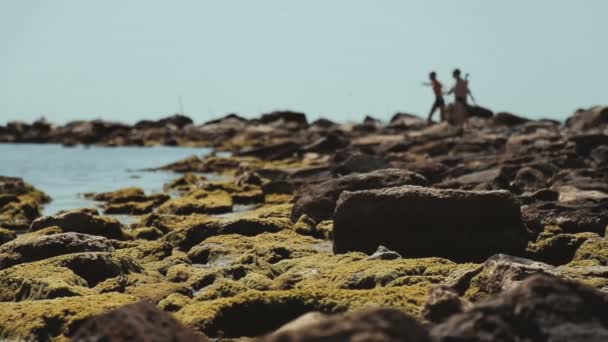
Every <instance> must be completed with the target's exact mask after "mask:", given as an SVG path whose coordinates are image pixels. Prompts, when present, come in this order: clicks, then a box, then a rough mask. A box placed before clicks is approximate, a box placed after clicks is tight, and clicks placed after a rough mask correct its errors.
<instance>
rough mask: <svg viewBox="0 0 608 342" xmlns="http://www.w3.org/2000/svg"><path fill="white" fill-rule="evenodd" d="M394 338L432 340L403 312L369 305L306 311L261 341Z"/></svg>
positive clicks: (379, 340) (377, 341) (376, 340)
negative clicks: (325, 312)
mask: <svg viewBox="0 0 608 342" xmlns="http://www.w3.org/2000/svg"><path fill="white" fill-rule="evenodd" d="M322 340H323V341H344V342H347V341H374V342H384V341H387V342H388V341H394V342H397V341H399V342H408V341H412V342H414V341H415V342H426V341H428V342H430V341H431V339H430V337H429V336H428V333H427V331H426V329H425V328H424V327H422V326H421V325H420V324H419V323H418V322H416V320H415V319H414V318H412V317H410V316H408V315H406V314H404V313H403V312H401V311H399V310H395V309H388V308H370V309H364V310H359V311H356V312H353V313H350V314H343V315H336V316H325V315H322V314H320V313H317V314H315V315H311V314H306V315H304V316H301V317H300V318H298V319H296V320H295V321H292V322H290V323H288V324H287V325H285V326H283V327H282V328H280V329H279V330H278V331H277V332H275V333H273V334H270V335H267V336H265V337H262V338H261V339H260V342H278V341H281V342H289V341H294V342H296V341H298V342H300V341H301V342H305V341H322Z"/></svg>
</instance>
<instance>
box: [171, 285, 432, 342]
mask: <svg viewBox="0 0 608 342" xmlns="http://www.w3.org/2000/svg"><path fill="white" fill-rule="evenodd" d="M417 295H418V293H415V294H413V293H410V292H408V290H407V289H405V288H394V289H375V290H369V291H361V290H333V289H322V288H316V289H307V290H293V291H247V292H241V293H238V294H236V295H235V296H231V297H229V298H219V299H215V300H205V301H200V302H194V303H192V304H190V305H186V306H184V307H183V308H182V309H181V310H179V311H178V312H176V313H175V314H174V317H176V318H177V319H178V320H180V321H181V322H182V323H184V324H186V325H187V326H190V327H192V328H194V329H195V330H197V331H200V332H202V333H204V334H205V335H207V336H208V337H209V338H218V337H219V336H222V337H223V338H238V337H253V336H259V335H262V334H268V333H271V332H273V331H275V330H277V329H278V328H280V327H281V326H282V325H284V324H285V323H287V322H289V321H291V320H293V319H296V318H298V317H300V316H301V315H303V314H305V313H307V312H311V311H320V312H323V313H330V312H342V311H345V310H355V309H360V308H363V307H364V306H367V305H369V303H375V304H378V305H381V306H390V307H394V308H396V309H399V310H401V311H405V312H406V313H409V314H413V313H414V311H412V310H415V309H414V306H413V305H412V301H417V299H415V296H417ZM408 301H409V303H408ZM391 312H394V311H391ZM399 316H400V317H403V314H399ZM406 317H407V316H406ZM398 322H400V324H403V323H404V321H403V320H398ZM406 322H409V323H412V324H414V321H413V320H411V319H407V320H406ZM417 326H418V325H417V323H416V325H409V324H408V325H406V327H407V328H408V329H406V331H407V330H409V331H410V333H412V332H414V331H416V330H413V329H414V327H417ZM408 336H409V335H408ZM423 336H424V335H423ZM332 340H333V339H332ZM363 340H366V339H363ZM273 341H274V340H273Z"/></svg>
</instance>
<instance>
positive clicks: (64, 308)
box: [0, 293, 137, 341]
mask: <svg viewBox="0 0 608 342" xmlns="http://www.w3.org/2000/svg"><path fill="white" fill-rule="evenodd" d="M136 301H137V297H135V296H131V295H125V294H121V293H106V294H94V295H87V296H82V297H66V298H57V299H52V300H37V301H24V302H18V303H2V306H3V310H2V311H1V312H0V338H3V339H7V340H23V341H51V340H52V339H54V338H57V337H62V336H65V334H69V332H70V331H74V330H75V329H76V328H77V327H78V325H79V323H81V322H82V321H83V320H85V319H87V318H89V317H93V316H95V315H99V314H101V313H103V312H106V311H109V310H112V309H115V308H117V307H121V306H123V305H125V304H129V303H133V302H136Z"/></svg>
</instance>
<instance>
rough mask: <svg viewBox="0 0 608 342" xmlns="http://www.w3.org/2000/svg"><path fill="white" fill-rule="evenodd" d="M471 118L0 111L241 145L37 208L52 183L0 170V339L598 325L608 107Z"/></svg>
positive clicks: (545, 335)
mask: <svg viewBox="0 0 608 342" xmlns="http://www.w3.org/2000/svg"><path fill="white" fill-rule="evenodd" d="M478 111H481V109H478ZM483 113H484V115H480V117H474V118H472V119H471V120H470V122H469V124H468V125H467V126H466V127H464V128H458V127H454V126H450V125H448V124H445V123H441V124H433V125H427V124H426V122H425V120H423V119H422V118H419V117H416V116H413V115H409V114H397V115H395V116H394V117H393V118H392V119H391V121H390V122H388V123H384V122H381V121H379V120H375V119H373V118H366V119H365V121H364V122H362V123H358V124H339V123H334V122H331V121H329V120H325V119H320V120H317V121H314V122H308V120H307V118H306V116H305V115H304V114H301V113H295V112H274V113H270V114H266V115H263V116H262V117H260V118H258V119H252V120H247V119H243V118H241V117H238V116H236V115H229V116H227V117H224V118H221V119H218V120H214V121H211V122H208V123H205V124H203V125H198V126H197V125H194V124H193V123H192V120H191V119H189V118H187V117H183V116H173V117H170V118H167V119H163V120H159V121H142V122H139V123H137V124H136V125H134V126H129V125H122V124H116V123H108V122H102V121H89V122H84V121H83V122H77V123H70V124H67V125H65V126H54V125H52V124H49V123H47V122H45V121H39V122H35V123H33V124H25V123H16V122H13V123H9V124H8V125H6V126H4V127H0V141H3V142H43V143H47V142H48V143H51V142H52V143H62V144H64V145H74V144H96V145H103V146H125V145H140V146H149V145H158V144H162V145H182V146H206V147H212V148H213V149H214V150H215V151H218V152H224V151H226V152H231V153H230V154H220V153H217V154H211V155H206V156H192V157H190V158H187V159H185V160H181V161H176V162H175V163H172V164H169V165H159V166H158V168H155V169H153V170H150V172H153V171H155V170H170V171H173V172H176V173H179V174H180V176H179V177H177V178H176V179H175V180H174V181H172V182H170V183H168V184H164V191H163V192H160V193H145V192H144V191H143V190H142V189H139V188H125V189H113V190H115V191H111V192H107V193H95V194H87V197H88V198H90V199H92V200H94V201H96V202H97V204H98V206H97V207H95V208H74V210H70V211H66V212H61V213H57V214H56V215H54V216H46V217H44V216H41V211H40V209H41V208H42V206H43V205H44V204H45V203H47V202H48V201H50V200H51V199H50V198H49V197H48V196H47V195H45V194H44V193H43V191H41V190H43V189H36V188H34V187H33V186H31V185H29V184H28V183H26V182H27V179H26V180H22V179H19V178H11V177H0V339H7V340H35V341H51V340H52V341H69V340H74V341H131V340H146V341H168V340H171V341H207V340H221V341H232V340H251V341H273V342H278V341H378V342H380V341H442V342H453V341H585V342H590V341H606V340H608V314H607V312H608V240H606V228H607V227H608V107H593V108H590V109H588V110H579V111H577V112H576V113H574V114H573V115H572V116H570V117H569V118H568V119H567V120H566V121H565V122H563V123H561V122H556V121H553V120H529V119H526V118H524V117H519V116H516V115H513V114H509V113H496V114H493V115H492V116H489V115H487V111H486V112H483ZM481 116H484V117H481ZM209 173H212V174H215V175H219V176H222V177H220V178H218V179H219V180H218V179H215V178H214V179H209V178H207V177H205V175H204V174H209ZM113 214H126V215H134V216H135V217H136V219H135V221H134V223H131V224H123V223H121V222H120V221H118V220H116V219H115V218H113V217H112V216H111V215H113Z"/></svg>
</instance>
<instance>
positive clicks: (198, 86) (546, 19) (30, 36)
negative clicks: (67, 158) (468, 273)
mask: <svg viewBox="0 0 608 342" xmlns="http://www.w3.org/2000/svg"><path fill="white" fill-rule="evenodd" d="M607 13H608V1H604V0H585V1H573V0H572V1H570V0H534V1H531V0H511V1H489V0H461V1H454V0H445V1H438V0H435V1H433V0H420V1H413V0H412V1H406V0H399V1H398V0H394V1H393V0H376V1H372V0H306V1H295V0H255V1H253V0H240V1H237V0H216V1H207V0H199V1H195V0H191V1H187V0H183V1H169V0H167V1H152V0H103V1H102V0H100V1H84V0H52V1H50V0H38V1H36V0H0V44H1V45H0V122H5V121H8V120H12V119H22V120H26V121H30V120H33V119H35V118H37V117H40V116H46V117H47V118H48V119H49V120H51V121H54V122H65V121H67V120H71V119H77V118H87V119H89V118H105V119H111V120H121V121H125V122H134V121H136V120H139V119H142V118H158V117H161V116H164V115H167V114H170V113H173V112H176V111H177V110H178V109H179V106H178V95H180V94H181V95H182V97H183V103H184V107H185V111H186V113H187V114H188V115H190V116H191V117H193V118H194V120H195V121H197V122H202V121H204V120H208V119H210V118H212V117H217V116H220V115H224V114H227V113H230V112H236V113H239V114H241V115H244V116H248V117H252V116H256V115H258V114H259V113H261V112H267V111H271V110H274V109H293V110H298V111H303V112H306V113H307V114H308V115H309V116H310V117H311V118H315V117H318V116H325V117H328V118H331V119H334V120H359V119H361V118H363V117H364V116H365V115H366V114H370V115H374V116H377V117H380V118H384V119H386V118H388V117H390V115H391V114H393V113H394V112H397V111H406V112H411V113H416V114H421V115H426V113H427V111H428V109H429V106H430V105H431V103H432V100H433V99H432V94H431V91H430V89H428V88H424V87H422V86H421V82H423V81H425V80H426V77H427V73H428V72H429V71H430V70H432V69H436V70H437V71H438V72H439V77H440V79H441V80H442V81H443V82H444V83H447V84H451V82H452V80H451V79H450V77H449V76H450V75H449V74H450V72H451V70H452V69H453V68H454V67H456V66H457V67H460V68H462V69H463V70H464V71H468V72H470V73H471V87H472V90H473V92H474V94H475V96H476V98H477V100H478V102H479V103H480V104H482V105H484V106H488V107H490V108H492V109H494V110H497V111H499V110H507V111H512V112H514V113H520V114H523V115H527V116H531V117H552V118H559V119H563V118H564V117H565V116H567V115H569V114H571V113H572V112H573V111H574V110H575V109H577V108H579V107H588V106H591V105H595V104H607V103H608V86H607V84H606V83H607V80H608V44H607V43H606V42H607V33H608V29H607V28H606V14H607Z"/></svg>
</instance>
